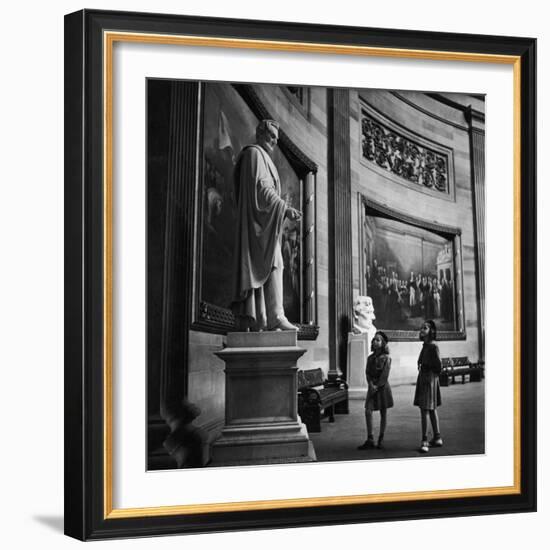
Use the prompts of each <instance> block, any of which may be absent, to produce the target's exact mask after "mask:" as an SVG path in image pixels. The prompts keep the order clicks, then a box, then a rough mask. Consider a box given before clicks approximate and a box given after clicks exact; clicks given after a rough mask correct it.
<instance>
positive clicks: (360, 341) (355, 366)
mask: <svg viewBox="0 0 550 550" xmlns="http://www.w3.org/2000/svg"><path fill="white" fill-rule="evenodd" d="M374 332H376V329H374ZM371 340H372V338H371V335H370V333H368V332H364V333H361V334H354V333H352V332H350V333H348V385H349V390H348V391H349V397H350V399H362V398H364V397H365V395H366V392H367V378H366V376H365V368H366V366H367V357H368V356H369V353H370V342H371Z"/></svg>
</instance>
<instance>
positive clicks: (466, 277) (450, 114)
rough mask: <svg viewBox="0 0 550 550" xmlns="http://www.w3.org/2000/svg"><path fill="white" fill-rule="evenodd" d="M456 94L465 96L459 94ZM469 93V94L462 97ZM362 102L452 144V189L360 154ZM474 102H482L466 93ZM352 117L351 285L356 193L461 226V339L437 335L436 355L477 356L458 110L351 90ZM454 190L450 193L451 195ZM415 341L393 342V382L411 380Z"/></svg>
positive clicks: (469, 199) (467, 187)
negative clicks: (418, 182)
mask: <svg viewBox="0 0 550 550" xmlns="http://www.w3.org/2000/svg"><path fill="white" fill-rule="evenodd" d="M455 99H456V100H461V101H466V99H465V98H464V97H456V98H455ZM467 99H470V98H467ZM363 102H366V103H367V104H368V105H370V106H371V107H372V108H373V109H374V110H375V111H378V112H379V113H381V114H382V115H383V116H385V117H387V118H388V119H390V120H391V121H392V122H393V123H395V124H396V125H397V126H400V127H402V128H404V129H405V131H407V130H408V131H412V132H414V133H416V134H418V135H419V138H420V139H422V138H424V139H427V140H430V141H432V142H435V143H436V144H439V145H440V146H443V147H444V148H448V149H450V150H452V158H453V161H454V162H453V165H454V191H453V190H451V193H450V195H445V194H443V193H439V195H440V196H437V195H438V193H437V192H435V193H427V192H425V190H423V189H422V188H420V187H419V188H418V189H415V188H414V185H412V186H411V185H407V184H406V182H405V181H404V180H403V179H402V178H400V177H399V176H397V175H394V174H392V173H391V172H384V171H383V170H380V169H376V167H375V166H373V163H371V162H369V161H368V160H366V159H364V158H363V155H362V151H361V106H362V104H363ZM470 102H475V103H476V105H475V106H476V107H477V108H480V106H481V108H482V107H483V104H482V102H479V101H476V100H475V99H471V100H470ZM351 106H352V115H351V118H352V121H351V141H352V145H351V147H352V156H351V159H352V197H354V199H353V200H352V220H351V231H352V233H353V239H352V242H353V266H354V271H353V274H354V275H353V287H354V296H355V295H357V294H359V289H360V284H359V273H360V269H359V260H360V254H359V242H360V240H359V231H360V229H359V208H360V206H359V199H358V197H359V195H360V194H362V195H364V196H366V197H368V198H369V199H372V200H374V201H376V202H377V203H380V204H383V205H386V206H387V207H389V208H391V209H392V210H395V211H398V212H408V213H409V214H410V215H412V216H414V217H415V218H419V219H421V220H423V221H425V222H435V223H437V224H441V225H446V226H451V227H457V228H460V230H461V232H462V261H463V285H464V288H463V291H464V308H465V311H464V315H465V321H466V323H465V324H466V327H465V328H466V339H465V340H458V341H441V342H439V347H440V351H441V355H442V356H458V355H460V356H464V355H467V356H468V357H470V359H471V360H478V359H479V344H478V319H479V311H478V296H477V290H476V264H475V246H476V243H475V233H474V209H473V189H472V175H471V173H472V168H471V153H470V137H469V131H468V124H467V121H466V120H465V117H464V113H463V112H462V111H460V110H457V109H456V108H453V107H451V106H448V105H445V104H443V103H441V102H440V101H436V100H435V99H432V98H431V97H429V96H427V95H426V94H421V93H415V92H399V93H397V94H394V93H391V92H387V91H380V90H362V91H360V92H359V91H352V92H351ZM453 195H454V196H453ZM419 351H420V342H394V343H392V344H391V354H392V357H393V363H392V365H393V368H392V380H393V382H394V383H408V382H413V381H414V380H415V377H416V361H417V357H418V353H419Z"/></svg>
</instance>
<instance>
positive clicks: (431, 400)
mask: <svg viewBox="0 0 550 550" xmlns="http://www.w3.org/2000/svg"><path fill="white" fill-rule="evenodd" d="M419 337H420V340H422V342H424V345H423V346H422V350H421V351H420V355H419V357H418V378H417V380H416V391H415V393H414V405H416V406H417V407H419V408H420V423H421V428H422V442H421V443H420V449H419V450H420V452H421V453H427V452H428V451H429V450H430V447H442V446H443V439H442V438H441V432H440V428H439V416H438V414H437V407H439V406H440V405H441V389H440V385H439V374H440V372H441V358H440V356H439V348H438V347H437V344H436V343H435V340H436V338H437V329H436V326H435V323H434V322H433V321H432V320H431V319H430V320H428V321H425V322H424V324H423V325H422V328H421V329H420V334H419ZM428 417H429V419H430V422H431V425H432V432H433V437H432V439H431V440H430V441H428Z"/></svg>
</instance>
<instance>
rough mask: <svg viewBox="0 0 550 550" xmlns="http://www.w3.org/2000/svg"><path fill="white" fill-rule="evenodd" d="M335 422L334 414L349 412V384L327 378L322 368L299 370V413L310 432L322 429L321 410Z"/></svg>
mask: <svg viewBox="0 0 550 550" xmlns="http://www.w3.org/2000/svg"><path fill="white" fill-rule="evenodd" d="M323 411H324V413H325V416H328V419H329V422H334V414H349V406H348V385H347V384H346V383H345V382H344V381H342V380H335V381H329V380H325V377H324V375H323V370H322V369H310V370H299V371H298V414H299V415H300V417H301V418H302V422H304V424H305V425H306V426H307V429H308V431H310V432H320V431H321V412H323Z"/></svg>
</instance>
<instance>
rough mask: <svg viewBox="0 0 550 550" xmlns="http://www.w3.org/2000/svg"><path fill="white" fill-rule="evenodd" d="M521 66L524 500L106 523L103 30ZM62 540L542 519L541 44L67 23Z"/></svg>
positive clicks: (225, 23)
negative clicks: (512, 61) (525, 516)
mask: <svg viewBox="0 0 550 550" xmlns="http://www.w3.org/2000/svg"><path fill="white" fill-rule="evenodd" d="M104 30H111V31H116V30H121V31H128V32H141V33H171V34H176V35H177V34H182V35H185V34H187V35H198V36H217V37H226V38H232V37H239V38H247V39H268V40H280V41H296V42H313V43H322V44H342V45H355V46H373V47H387V48H403V49H420V50H434V51H449V52H451V51H460V52H472V53H484V54H504V55H514V56H520V57H521V84H520V87H521V113H520V114H521V120H522V127H521V182H522V183H521V190H520V195H521V228H520V229H521V250H520V253H521V261H520V263H519V265H520V268H519V269H520V276H521V321H520V323H521V334H522V354H521V362H522V363H521V380H520V389H519V391H520V399H521V410H520V411H519V413H520V419H521V444H520V453H521V476H520V477H521V480H520V481H521V491H520V492H519V493H518V494H509V495H501V496H480V497H467V498H448V499H441V500H439V499H436V500H415V501H410V502H392V503H376V504H353V505H333V506H311V507H306V508H289V509H285V508H283V509H278V510H256V511H240V512H222V513H212V514H207V513H199V514H191V515H175V516H158V517H136V518H124V519H123V518H121V519H105V518H104V508H103V502H104V478H103V453H104V449H103V420H104V418H103V399H104V395H103V291H104V288H103V257H104V251H103V125H102V120H103V31H104ZM65 74H66V78H65V228H66V229H65V231H66V233H65V234H66V238H65V285H66V286H65V319H66V322H65V434H66V437H65V532H66V534H67V535H70V536H72V537H75V538H78V539H82V540H92V539H105V538H121V537H139V536H151V535H163V534H176V533H200V532H210V531H228V530H242V529H261V528H275V527H291V526H306V525H307V526H314V525H331V524H342V523H357V522H370V521H381V520H386V521H388V520H399V519H414V518H434V517H452V516H460V515H480V514H489V513H493V514H495V513H510V512H526V511H535V510H536V430H537V424H536V405H537V400H536V311H537V301H536V294H537V290H536V263H537V262H536V207H535V205H536V203H535V200H536V126H535V120H536V117H535V113H536V41H535V40H534V39H532V38H514V37H502V36H481V35H469V34H453V33H434V32H423V31H403V30H394V29H369V28H359V27H337V26H328V25H311V24H302V23H279V22H268V21H243V20H236V19H216V18H204V17H187V16H171V15H161V14H145V13H122V12H110V11H90V10H85V11H80V12H76V13H73V14H70V15H67V16H66V18H65Z"/></svg>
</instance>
